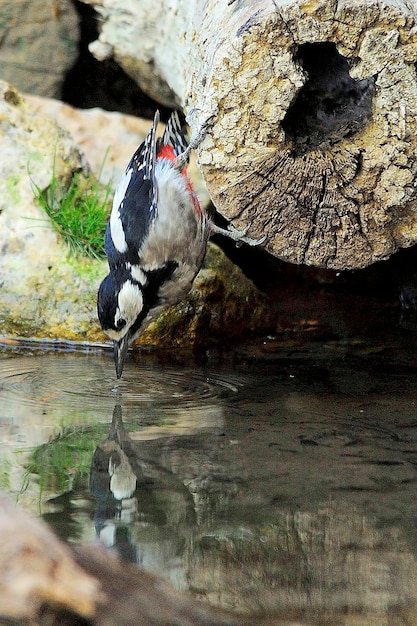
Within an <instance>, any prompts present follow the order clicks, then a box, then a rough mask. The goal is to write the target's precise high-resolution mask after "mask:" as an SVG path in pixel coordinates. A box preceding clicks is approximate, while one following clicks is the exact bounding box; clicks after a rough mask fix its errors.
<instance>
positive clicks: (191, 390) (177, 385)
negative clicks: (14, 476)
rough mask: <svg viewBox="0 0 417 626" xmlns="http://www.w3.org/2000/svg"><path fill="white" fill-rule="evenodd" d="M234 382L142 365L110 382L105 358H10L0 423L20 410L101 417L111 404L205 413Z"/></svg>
mask: <svg viewBox="0 0 417 626" xmlns="http://www.w3.org/2000/svg"><path fill="white" fill-rule="evenodd" d="M241 384H242V382H241V381H240V379H239V378H234V377H233V376H228V375H225V377H223V376H218V375H217V374H216V376H211V375H209V374H207V373H206V372H204V371H203V370H201V369H199V368H195V369H193V368H189V367H185V368H178V367H172V366H166V365H161V364H159V363H155V362H153V361H149V360H146V359H144V360H143V362H142V363H140V364H136V365H135V366H134V367H133V366H132V367H127V368H126V370H125V372H124V374H123V378H122V379H121V380H120V381H116V378H115V375H114V367H113V360H112V359H111V358H109V354H106V353H104V352H103V353H102V354H101V355H100V354H97V353H95V354H92V355H88V354H85V353H82V354H77V353H45V354H40V355H39V354H35V355H33V354H32V355H29V356H11V357H9V358H4V357H3V359H2V361H1V362H0V406H1V407H2V408H1V413H0V419H2V420H5V419H7V418H8V417H10V414H14V415H15V414H16V412H18V413H19V414H20V413H22V412H24V411H25V410H32V411H35V412H37V411H40V412H43V413H45V412H47V411H50V410H53V411H54V412H57V411H58V412H59V413H62V414H65V413H66V412H68V411H70V412H74V411H78V412H82V413H84V414H91V413H93V414H98V413H102V412H103V411H105V412H106V414H108V413H110V412H111V411H112V408H113V406H114V404H115V403H117V402H121V403H122V404H123V405H125V406H127V407H136V408H140V407H142V408H143V409H144V410H148V409H151V410H152V411H155V410H156V409H158V410H159V411H161V410H169V409H182V408H188V409H192V408H197V407H200V408H201V407H204V406H206V407H208V406H210V405H212V404H218V403H219V401H220V399H221V398H223V397H225V396H226V397H227V396H229V395H233V394H234V393H235V392H236V391H237V390H238V388H239V386H240V385H241Z"/></svg>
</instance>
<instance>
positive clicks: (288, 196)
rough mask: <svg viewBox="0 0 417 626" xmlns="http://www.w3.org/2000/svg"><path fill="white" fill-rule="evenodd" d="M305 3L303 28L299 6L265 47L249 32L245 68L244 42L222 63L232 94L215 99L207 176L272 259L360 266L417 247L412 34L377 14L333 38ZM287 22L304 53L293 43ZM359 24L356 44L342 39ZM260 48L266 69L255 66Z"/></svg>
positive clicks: (221, 205)
mask: <svg viewBox="0 0 417 626" xmlns="http://www.w3.org/2000/svg"><path fill="white" fill-rule="evenodd" d="M312 4H313V3H311V2H310V3H308V6H309V7H310V10H311V7H312ZM368 4H370V3H368ZM303 6H304V5H303V4H302V3H300V4H299V5H298V9H299V12H300V15H299V22H298V24H297V27H296V26H295V25H294V24H292V22H291V20H290V19H289V13H290V12H291V8H288V7H287V8H286V11H287V13H286V18H287V19H286V20H285V21H283V10H284V8H283V7H282V11H281V13H280V16H279V19H278V18H277V17H276V15H275V17H274V18H271V22H270V23H269V27H268V20H265V21H264V22H263V24H262V26H261V25H260V24H258V29H261V30H262V32H263V39H261V37H260V36H259V33H256V32H255V31H256V27H255V26H253V24H252V29H250V31H249V32H248V34H247V35H246V40H245V46H243V47H242V48H241V49H239V50H240V52H241V56H240V58H239V60H238V59H237V58H235V57H236V55H237V53H236V50H237V48H236V45H235V46H234V49H233V52H231V53H230V54H229V55H228V57H227V63H226V62H225V60H224V59H223V64H225V63H226V65H228V70H229V72H231V73H232V74H233V72H234V76H233V78H230V77H229V86H230V84H233V85H234V86H235V89H234V90H233V93H230V94H229V93H227V94H226V93H224V87H222V88H220V89H219V88H217V90H216V93H218V94H220V95H221V96H222V97H219V98H218V99H217V106H218V114H217V121H216V124H215V126H214V128H213V133H212V143H211V145H210V142H209V141H207V142H206V144H205V145H204V146H203V148H205V151H202V152H201V162H202V165H203V172H204V175H205V178H206V182H207V184H208V188H209V192H210V194H211V196H212V198H213V201H214V203H215V205H216V207H217V209H218V210H219V211H220V212H221V213H222V214H224V215H225V216H226V217H227V218H228V219H230V220H232V221H233V223H234V224H235V226H237V227H238V228H242V227H243V226H244V225H245V224H247V223H249V222H251V223H252V229H251V233H250V234H251V236H253V237H260V236H262V235H266V236H267V241H266V244H265V246H266V248H267V250H268V251H270V252H271V253H272V254H274V255H275V256H278V257H280V258H281V259H284V260H286V261H290V262H293V263H303V264H308V265H315V266H319V267H327V268H334V269H353V268H361V267H365V266H367V265H369V264H371V263H373V262H375V261H378V260H381V259H385V258H388V257H389V256H390V255H391V254H392V253H393V252H395V251H396V250H397V249H398V248H400V247H406V246H409V245H411V244H412V243H414V242H415V240H416V238H415V236H414V235H413V233H414V234H415V232H416V226H417V221H416V222H415V217H414V205H415V200H416V188H415V186H414V183H413V180H414V175H415V171H416V169H417V167H416V166H417V162H416V156H415V153H416V147H417V146H416V143H417V142H416V139H415V137H414V130H413V129H414V128H415V123H416V121H417V120H416V110H417V109H416V104H417V81H416V72H415V67H414V64H413V63H411V62H410V59H409V56H407V55H409V53H410V50H409V49H407V46H410V45H411V43H412V45H413V46H415V41H414V40H415V33H414V31H413V30H412V29H411V30H410V29H409V27H408V26H407V28H405V29H404V28H403V27H404V23H403V22H401V20H399V18H398V15H397V14H395V13H394V12H393V13H392V14H390V19H391V20H392V22H393V23H392V24H386V22H387V16H386V15H385V16H382V15H381V16H380V19H381V21H383V22H384V27H383V29H382V32H381V22H378V20H377V21H376V23H375V14H374V15H373V20H374V21H373V22H372V23H370V24H369V25H367V24H364V23H363V22H364V20H363V19H362V18H363V16H362V17H359V14H358V17H357V18H356V16H355V15H352V16H351V23H350V29H349V30H348V29H347V27H346V28H345V31H344V30H343V28H342V27H340V28H339V27H338V26H337V20H336V19H335V16H333V20H334V21H333V22H332V29H331V30H332V33H331V34H330V33H327V34H326V36H324V32H325V30H326V29H327V30H328V29H329V28H328V23H327V22H321V21H320V20H319V21H318V22H317V24H316V31H315V29H314V28H313V27H311V19H310V18H311V15H307V13H303ZM305 6H307V5H305ZM294 10H295V9H294ZM308 19H310V26H309V25H308ZM274 20H275V22H274ZM355 21H358V22H361V24H360V27H359V24H355ZM272 22H274V27H273V28H272V27H271V23H272ZM401 23H402V24H403V26H402V27H401V25H400V24H401ZM411 23H412V22H410V24H411ZM290 25H291V28H293V29H294V30H293V32H292V34H293V35H294V34H296V35H297V39H298V42H296V43H297V45H295V44H294V40H292V44H291V45H290V44H289V42H288V41H287V42H286V37H288V28H289V27H290ZM355 27H357V31H356V38H355V40H354V41H351V40H350V41H349V42H347V41H346V40H344V39H343V37H342V36H343V35H346V33H348V34H349V37H350V38H351V37H352V31H353V30H354V29H355ZM307 28H309V32H307V30H304V29H307ZM294 31H296V33H295V32H294ZM391 31H392V32H393V31H395V32H397V34H398V37H397V38H393V37H392V35H391V36H390V37H388V35H389V33H391ZM307 37H308V39H309V40H308V41H306V39H307ZM384 37H385V40H384ZM255 40H256V46H257V48H256V50H257V53H256V54H257V61H256V63H257V70H258V71H257V72H256V71H255V70H254V67H253V65H252V66H251V65H250V63H249V60H248V58H247V57H248V54H250V48H251V46H254V45H255ZM263 41H266V42H267V45H266V46H265V47H264V49H263V50H262V51H261V52H260V50H259V48H260V47H261V46H262V45H263V44H262V42H263ZM381 41H382V45H381ZM400 41H402V42H403V43H404V46H403V47H401V46H400V45H399V42H400ZM371 42H372V45H371ZM393 42H395V45H393ZM348 44H349V45H350V49H349V48H348ZM341 49H342V50H344V52H345V54H341V52H340V50H341ZM248 50H249V52H248ZM345 55H346V56H345ZM231 61H233V63H231ZM220 65H221V64H220ZM394 65H395V68H396V69H395V72H394V71H393V66H394ZM232 66H233V69H231V67H232ZM272 71H274V74H272ZM221 74H222V71H221V69H220V68H219V69H218V70H217V71H216V76H219V75H221ZM223 74H224V76H226V78H227V72H223ZM224 76H223V77H224ZM216 80H217V79H216ZM222 92H223V93H222ZM211 104H212V102H211ZM405 223H407V226H406V227H405Z"/></svg>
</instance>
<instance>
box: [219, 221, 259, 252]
mask: <svg viewBox="0 0 417 626" xmlns="http://www.w3.org/2000/svg"><path fill="white" fill-rule="evenodd" d="M250 227H251V223H250V224H248V225H247V226H246V227H245V228H243V229H242V230H238V229H237V228H235V227H234V226H233V224H229V225H228V226H227V228H221V227H220V226H217V225H216V224H214V223H213V222H211V221H210V228H211V231H212V233H214V234H218V235H224V236H225V237H229V239H233V241H235V242H236V246H238V247H239V246H241V245H242V244H243V243H246V244H247V245H248V246H259V245H260V244H261V243H263V242H264V241H265V239H266V235H264V236H263V237H261V238H260V239H252V237H247V236H246V235H247V232H248V230H249V228H250Z"/></svg>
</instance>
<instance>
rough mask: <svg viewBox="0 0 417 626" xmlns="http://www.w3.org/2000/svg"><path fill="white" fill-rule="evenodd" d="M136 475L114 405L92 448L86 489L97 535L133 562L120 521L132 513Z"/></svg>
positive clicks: (129, 519) (138, 475) (132, 551)
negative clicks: (93, 504) (102, 437)
mask: <svg viewBox="0 0 417 626" xmlns="http://www.w3.org/2000/svg"><path fill="white" fill-rule="evenodd" d="M138 478H139V480H142V474H141V470H140V468H139V467H138V465H137V463H136V454H135V450H134V448H133V446H132V444H131V442H130V440H129V436H128V434H127V433H126V431H125V428H124V425H123V420H122V409H121V406H120V405H116V406H115V407H114V410H113V419H112V423H111V427H110V432H109V435H108V437H107V439H105V440H104V441H103V442H102V443H101V444H100V445H98V446H97V448H96V449H95V451H94V455H93V458H92V462H91V470H90V489H91V492H92V494H93V495H94V496H95V497H96V503H97V504H96V512H95V516H94V518H95V525H96V532H97V535H98V536H99V537H100V539H101V541H102V542H103V543H104V544H105V545H107V546H108V547H110V546H116V547H117V549H118V552H119V554H120V555H121V556H123V558H124V559H125V560H126V561H133V562H136V560H137V555H136V549H135V547H134V546H133V545H132V544H131V542H130V539H129V532H128V530H127V528H126V526H125V525H124V524H129V523H130V522H132V521H133V520H134V519H135V516H136V512H137V501H136V498H135V497H133V496H134V493H135V490H136V486H137V481H138Z"/></svg>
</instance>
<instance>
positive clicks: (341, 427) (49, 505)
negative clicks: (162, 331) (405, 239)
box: [0, 341, 417, 625]
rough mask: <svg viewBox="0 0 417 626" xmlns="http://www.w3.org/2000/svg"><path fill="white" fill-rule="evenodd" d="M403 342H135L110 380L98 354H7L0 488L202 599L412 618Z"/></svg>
mask: <svg viewBox="0 0 417 626" xmlns="http://www.w3.org/2000/svg"><path fill="white" fill-rule="evenodd" d="M411 348H412V347H411V346H407V345H405V346H404V345H395V344H393V345H391V346H382V345H377V344H375V345H367V344H365V343H362V342H360V341H350V342H340V341H334V342H332V341H328V342H321V343H320V344H314V342H312V343H310V344H309V345H304V344H303V343H302V342H300V343H297V341H293V342H291V343H289V344H284V343H281V344H279V345H278V344H275V343H274V342H273V341H266V342H264V344H263V345H261V346H259V347H257V348H253V349H252V350H251V351H249V352H244V351H242V353H241V354H240V355H236V353H235V354H234V355H233V357H228V358H227V359H226V360H227V363H225V362H223V363H222V364H220V363H219V360H217V361H216V362H214V360H213V362H210V360H209V361H208V363H207V364H206V365H205V366H204V367H201V366H197V365H194V366H192V367H181V368H179V367H176V366H175V365H173V364H172V363H171V364H168V363H166V362H165V363H161V361H157V360H156V359H155V357H152V356H150V355H141V356H140V357H136V363H135V364H133V363H132V362H131V361H130V362H129V364H128V367H127V368H126V371H125V373H124V378H123V380H122V381H121V382H118V383H116V382H115V378H114V374H113V363H112V359H111V355H109V354H108V353H106V352H105V351H99V350H97V351H90V352H84V353H77V352H74V353H68V352H47V353H43V352H42V351H36V350H34V351H33V353H32V354H28V353H27V351H26V352H24V353H21V354H19V352H16V351H14V352H10V351H5V352H4V354H3V356H4V357H5V358H3V359H2V361H1V363H0V401H1V415H0V435H1V444H0V463H1V465H0V472H1V474H0V478H1V484H2V487H3V488H6V489H7V490H8V491H9V492H10V493H12V494H13V495H14V496H15V497H16V498H18V499H19V500H20V502H21V503H22V504H23V505H24V506H26V507H29V508H32V509H36V510H38V511H39V513H40V514H41V515H42V517H43V518H44V519H45V520H46V521H48V523H49V524H50V525H51V526H52V527H53V528H54V530H55V531H56V532H57V533H58V534H59V535H60V536H61V537H64V538H65V539H67V540H69V541H72V542H74V541H89V540H91V539H94V538H96V537H98V538H99V539H100V540H101V541H102V542H103V543H105V544H106V545H107V546H108V547H111V548H112V549H115V550H117V551H118V552H119V554H120V555H121V556H122V557H123V558H124V559H126V560H128V561H133V562H136V563H139V564H141V565H143V566H145V567H146V568H148V569H150V570H152V571H154V572H156V573H158V574H160V575H162V576H164V577H165V578H167V579H168V580H170V581H171V582H172V583H173V584H174V585H175V586H176V587H178V588H181V589H185V588H188V589H190V590H191V591H192V592H193V593H194V594H195V595H197V596H198V597H202V598H205V599H207V600H209V601H210V602H212V603H213V604H216V605H221V606H223V607H226V608H233V609H238V610H243V611H259V610H260V609H261V610H265V611H274V613H278V614H279V615H282V616H283V617H287V616H288V615H290V614H299V615H302V616H304V617H305V618H306V619H308V620H311V621H312V623H313V622H314V623H323V624H342V623H343V624H353V623H354V624H367V625H369V624H391V623H392V624H394V623H395V624H396V623H397V621H395V620H396V619H403V620H405V621H403V622H398V623H410V624H414V623H417V613H416V611H415V605H416V601H417V574H416V572H417V536H416V520H417V499H416V487H417V416H416V406H417V404H416V403H417V380H416V368H417V360H416V359H415V357H414V354H413V350H412V349H411ZM361 620H362V621H361ZM393 620H394V621H393ZM407 620H409V621H407Z"/></svg>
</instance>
